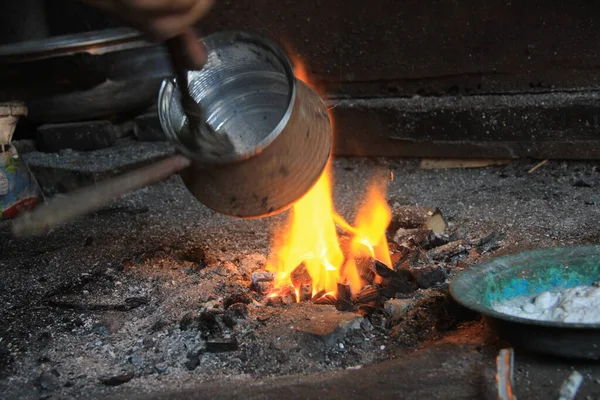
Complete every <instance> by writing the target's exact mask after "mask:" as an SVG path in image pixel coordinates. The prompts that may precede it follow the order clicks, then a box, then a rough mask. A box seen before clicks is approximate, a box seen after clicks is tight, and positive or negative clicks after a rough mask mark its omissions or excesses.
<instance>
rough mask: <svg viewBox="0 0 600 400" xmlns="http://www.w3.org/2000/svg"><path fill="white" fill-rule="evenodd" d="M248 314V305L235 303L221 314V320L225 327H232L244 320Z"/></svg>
mask: <svg viewBox="0 0 600 400" xmlns="http://www.w3.org/2000/svg"><path fill="white" fill-rule="evenodd" d="M247 316H248V306H247V305H246V304H243V303H235V304H233V305H232V306H231V307H229V308H228V309H227V311H225V314H223V322H224V323H225V325H227V327H229V328H232V329H233V327H235V326H236V325H237V324H239V323H240V322H241V321H243V320H245V319H246V317H247Z"/></svg>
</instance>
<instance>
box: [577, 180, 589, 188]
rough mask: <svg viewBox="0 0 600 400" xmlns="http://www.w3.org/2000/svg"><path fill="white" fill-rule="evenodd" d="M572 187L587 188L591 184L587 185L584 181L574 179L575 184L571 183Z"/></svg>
mask: <svg viewBox="0 0 600 400" xmlns="http://www.w3.org/2000/svg"><path fill="white" fill-rule="evenodd" d="M573 186H574V187H577V188H589V187H592V185H591V184H589V183H588V182H586V181H584V180H583V179H576V180H575V182H573Z"/></svg>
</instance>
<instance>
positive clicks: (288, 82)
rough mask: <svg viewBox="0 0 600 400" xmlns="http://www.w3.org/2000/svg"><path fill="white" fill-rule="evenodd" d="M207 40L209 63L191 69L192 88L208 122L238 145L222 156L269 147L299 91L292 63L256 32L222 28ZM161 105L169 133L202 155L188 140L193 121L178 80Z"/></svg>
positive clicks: (168, 86) (166, 85)
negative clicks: (185, 133)
mask: <svg viewBox="0 0 600 400" xmlns="http://www.w3.org/2000/svg"><path fill="white" fill-rule="evenodd" d="M204 43H205V45H206V47H207V49H208V62H207V64H206V65H205V66H204V68H203V69H202V70H199V71H189V72H188V80H189V88H190V93H191V95H192V97H193V98H194V100H196V101H198V102H199V103H200V104H201V105H202V107H203V109H204V112H205V115H206V120H207V122H208V124H209V125H210V126H211V127H212V128H213V129H214V130H215V131H216V132H217V133H219V134H226V135H228V136H229V138H230V140H231V142H232V143H233V145H234V147H235V154H232V155H231V156H228V157H224V158H223V159H222V160H220V161H221V162H233V161H236V160H243V159H247V158H249V157H251V156H253V155H256V154H258V153H260V152H261V151H262V150H263V149H264V148H265V147H266V146H268V145H269V144H270V143H271V142H272V141H273V140H274V139H275V138H276V137H277V136H278V135H279V133H280V132H281V131H282V130H283V128H284V127H285V126H286V124H287V122H288V120H289V118H290V115H291V112H292V109H293V106H294V99H295V96H296V81H295V77H294V74H293V69H292V66H291V63H290V62H289V59H288V58H287V56H286V55H285V53H284V52H283V51H282V50H281V49H280V48H279V47H278V46H277V45H275V44H274V43H271V42H269V41H268V40H266V39H264V38H262V37H260V36H255V35H253V34H248V33H241V32H221V33H217V34H213V35H210V36H208V37H206V38H204ZM158 109H159V118H160V121H161V125H162V127H163V130H164V131H165V134H166V135H167V136H168V137H169V138H171V139H172V140H174V141H175V142H177V143H179V145H180V147H181V150H182V152H183V153H184V154H186V155H188V156H190V157H192V158H195V159H197V160H198V157H196V156H197V154H194V151H193V150H194V149H192V148H190V145H189V141H188V142H184V140H183V134H182V129H183V128H184V126H185V125H186V122H187V121H186V117H185V115H184V112H183V110H182V107H181V103H180V93H179V90H178V88H177V85H176V83H175V81H174V80H173V79H169V80H165V81H164V82H163V85H162V87H161V90H160V93H159V99H158ZM184 143H186V144H185V145H184ZM198 161H202V160H198Z"/></svg>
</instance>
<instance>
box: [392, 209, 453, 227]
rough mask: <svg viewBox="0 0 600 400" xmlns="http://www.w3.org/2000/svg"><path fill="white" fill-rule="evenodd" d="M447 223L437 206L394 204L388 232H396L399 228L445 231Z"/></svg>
mask: <svg viewBox="0 0 600 400" xmlns="http://www.w3.org/2000/svg"><path fill="white" fill-rule="evenodd" d="M447 225H448V224H447V222H446V220H445V218H444V216H443V215H442V213H441V211H440V210H438V209H437V208H430V207H414V206H400V205H393V206H392V221H391V222H390V225H389V227H388V232H390V233H391V234H394V233H395V232H396V231H397V230H398V229H400V228H404V229H425V230H431V231H433V232H436V233H443V232H444V231H445V230H446V227H447Z"/></svg>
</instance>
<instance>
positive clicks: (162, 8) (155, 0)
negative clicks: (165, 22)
mask: <svg viewBox="0 0 600 400" xmlns="http://www.w3.org/2000/svg"><path fill="white" fill-rule="evenodd" d="M120 1H121V3H122V4H123V5H124V6H125V7H127V8H128V9H130V10H135V11H138V12H162V13H183V12H189V11H190V10H192V9H193V8H194V7H195V5H196V3H198V2H199V0H169V1H165V0H120ZM200 2H201V1H200Z"/></svg>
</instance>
